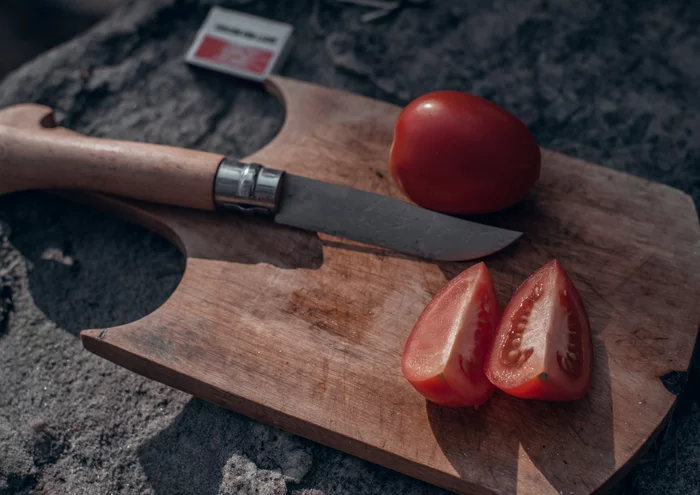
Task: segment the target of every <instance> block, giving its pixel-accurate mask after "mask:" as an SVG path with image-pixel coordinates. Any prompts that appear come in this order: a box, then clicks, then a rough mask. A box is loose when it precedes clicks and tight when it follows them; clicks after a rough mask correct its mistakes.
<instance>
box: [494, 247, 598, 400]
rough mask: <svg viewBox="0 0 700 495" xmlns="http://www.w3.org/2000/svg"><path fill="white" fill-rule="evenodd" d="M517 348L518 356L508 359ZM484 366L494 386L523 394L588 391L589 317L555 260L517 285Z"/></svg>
mask: <svg viewBox="0 0 700 495" xmlns="http://www.w3.org/2000/svg"><path fill="white" fill-rule="evenodd" d="M519 325H524V326H523V327H521V326H519ZM513 332H515V333H513ZM516 340H517V343H519V344H520V345H516V343H515V341H516ZM515 351H517V354H516V356H517V362H516V359H515V358H513V359H512V360H511V359H510V353H511V352H515ZM521 354H522V355H524V356H526V357H525V358H521V357H520V356H521ZM521 359H523V361H521ZM484 372H485V373H486V376H487V377H488V378H489V380H490V381H491V383H493V384H494V385H495V386H496V387H497V388H499V389H501V390H502V391H504V392H505V393H507V394H509V395H512V396H515V397H520V398H523V399H538V400H546V401H554V402H564V401H572V400H578V399H581V398H583V397H584V396H585V395H586V394H587V393H588V391H589V390H590V386H591V381H592V375H593V342H592V336H591V331H590V323H589V320H588V314H587V312H586V309H585V307H584V305H583V300H582V299H581V296H580V294H579V293H578V291H577V290H576V287H575V286H574V284H573V282H572V281H571V279H570V278H569V276H568V275H567V274H566V272H565V271H564V269H563V268H562V266H561V264H560V263H559V261H557V260H553V261H551V262H550V263H547V264H546V265H544V266H543V267H541V268H540V269H539V270H537V271H536V272H535V273H533V274H532V275H531V276H530V277H528V279H527V280H525V282H523V284H522V285H521V286H520V287H519V288H518V289H517V290H516V292H515V294H514V295H513V297H512V298H511V300H510V302H509V303H508V305H507V306H506V309H505V310H504V312H503V316H502V318H501V321H500V322H499V325H498V328H497V331H496V336H495V338H494V343H493V346H492V348H491V351H490V353H489V355H488V356H487V357H486V359H485V361H484Z"/></svg>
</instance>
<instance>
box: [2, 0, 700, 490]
mask: <svg viewBox="0 0 700 495" xmlns="http://www.w3.org/2000/svg"><path fill="white" fill-rule="evenodd" d="M213 4H221V5H223V6H226V7H229V8H234V9H240V10H243V11H246V12H250V13H255V14H260V15H264V16H267V17H271V18H274V19H278V20H283V21H286V22H290V23H292V24H294V26H295V30H296V36H295V42H294V47H293V50H292V52H291V55H290V58H289V61H288V63H287V64H286V65H285V66H284V67H283V68H282V70H281V72H282V74H284V75H286V76H289V77H294V78H298V79H302V80H306V81H312V82H315V83H318V84H322V85H326V86H330V87H337V88H342V89H346V90H351V91H355V92H358V93H361V94H364V95H367V96H371V97H374V98H379V99H383V100H386V101H390V102H392V103H397V104H405V103H407V102H408V101H410V99H412V98H414V97H416V96H418V95H420V94H422V93H425V92H427V91H430V90H433V89H438V88H451V89H460V90H464V91H469V92H472V93H476V94H479V95H481V96H484V97H486V98H490V99H492V100H494V101H495V102H497V103H498V104H500V105H502V106H504V107H506V108H507V109H509V110H510V111H512V112H513V113H514V114H516V115H517V116H518V117H519V118H521V119H522V120H523V121H524V122H525V123H526V124H527V125H528V126H530V128H531V129H532V130H533V132H534V133H535V136H536V137H537V139H538V140H539V142H540V144H541V145H543V146H544V147H547V148H552V149H555V150H558V151H562V152H564V153H568V154H571V155H574V156H578V157H581V158H583V159H586V160H589V161H593V162H597V163H601V164H602V165H604V166H607V167H611V168H614V169H618V170H624V171H627V172H630V173H633V174H637V175H640V176H644V177H647V178H650V179H653V180H658V181H661V182H664V183H667V184H669V185H671V186H674V187H678V188H680V189H682V190H684V191H686V192H687V193H689V194H690V195H691V196H692V197H693V200H694V201H695V204H696V205H697V204H698V202H700V167H698V163H699V161H700V98H699V96H698V95H700V69H699V68H700V35H699V33H698V30H697V29H696V26H698V25H700V4H698V3H697V2H687V1H683V0H668V1H664V2H661V1H659V2H649V1H646V2H642V1H639V0H628V1H619V2H614V3H613V2H602V1H598V2H596V1H593V2H579V1H575V0H559V1H556V2H552V1H546V0H527V1H517V2H510V1H492V0H479V1H474V2H448V1H440V2H437V1H434V2H418V1H413V2H403V3H402V6H401V8H399V9H398V10H397V11H396V12H395V13H394V14H392V15H390V16H387V17H385V18H383V19H380V20H377V21H375V22H369V23H366V22H362V20H361V15H362V14H363V13H365V12H367V9H366V8H363V7H358V6H354V5H351V4H348V3H341V2H336V1H332V0H313V1H307V2H285V1H282V0H279V1H277V2H272V1H268V2H262V1H260V2H253V1H244V0H241V1H228V2H213V1H201V2H196V1H188V0H152V1H145V0H134V1H131V2H127V4H126V5H125V6H124V7H123V8H120V9H119V10H118V11H117V12H115V13H114V14H113V15H112V16H111V17H109V18H108V19H106V20H105V21H104V22H102V23H100V24H98V25H97V26H96V27H94V28H93V29H91V30H90V31H88V32H87V33H85V34H84V35H82V36H81V37H79V38H77V39H75V40H73V41H71V42H69V43H68V44H66V45H63V46H61V47H59V48H57V49H55V50H53V51H51V52H49V53H47V54H44V55H42V56H41V57H40V58H38V59H36V60H34V61H33V62H31V63H29V64H27V65H25V66H23V67H22V68H21V69H19V70H18V71H16V72H14V73H13V74H11V75H10V76H9V77H8V78H6V79H5V80H4V81H3V82H2V83H0V107H3V106H7V105H10V104H14V103H20V102H23V103H24V102H38V103H42V104H47V105H51V106H52V107H54V108H55V109H56V110H57V114H58V117H59V119H60V121H61V123H62V124H63V125H65V126H67V127H70V128H73V129H76V130H78V131H80V132H84V133H87V134H90V135H94V136H107V137H111V138H122V139H133V140H140V141H149V142H157V143H163V144H174V145H178V146H185V147H192V148H198V149H203V150H208V151H216V152H218V153H223V154H228V155H231V156H234V157H235V156H243V155H245V154H248V153H250V152H252V151H254V150H255V149H257V148H259V147H261V146H262V145H263V144H264V143H265V142H266V141H267V140H269V139H270V138H271V136H273V135H274V134H275V132H276V131H277V130H278V129H279V126H280V124H281V119H282V109H281V107H280V106H279V105H278V104H277V103H276V102H275V101H274V99H273V98H272V97H270V96H267V95H266V94H264V93H263V92H262V91H261V90H260V88H259V87H258V86H256V85H254V84H251V83H243V82H241V81H238V80H235V79H233V78H229V77H223V76H218V75H215V74H213V73H211V72H208V71H205V70H200V69H193V68H191V67H188V66H187V65H186V64H184V63H183V60H182V57H183V55H184V53H185V51H186V48H187V47H188V45H189V44H190V43H191V41H192V39H193V36H194V34H195V32H196V30H197V27H198V26H199V25H200V24H201V22H202V20H203V19H204V16H205V15H206V13H207V10H208V9H209V7H210V6H211V5H213ZM0 180H1V179H0ZM669 242H672V240H669ZM183 266H184V261H183V259H182V256H181V255H180V254H179V252H178V251H177V250H176V249H175V248H174V247H173V246H172V245H170V244H169V243H167V242H166V241H164V240H163V239H161V238H159V237H157V236H156V235H154V234H151V233H149V232H148V231H146V230H145V229H143V228H140V227H137V226H134V225H131V224H127V223H125V222H123V221H121V220H119V219H116V218H114V217H111V216H108V215H105V214H103V213H101V212H99V211H95V210H91V209H89V208H87V207H84V206H80V205H76V204H72V203H69V202H67V201H65V200H62V199H59V198H57V197H55V196H52V195H49V194H45V193H39V192H31V193H20V194H15V195H11V196H8V197H3V198H0V377H1V378H0V445H2V448H0V494H2V495H6V494H15V493H46V494H49V493H51V494H58V493H72V494H83V493H84V494H98V493H100V494H101V493H105V494H106V493H129V494H130V493H139V494H141V493H144V494H148V493H155V494H163V495H165V494H175V493H200V494H234V493H240V494H248V493H250V494H253V493H256V494H275V495H277V494H286V493H292V494H295V495H321V494H325V495H336V494H337V495H339V494H345V493H351V494H363V495H364V494H377V495H379V494H416V495H417V494H435V493H443V492H442V491H441V490H439V489H437V488H435V487H432V486H430V485H427V484H425V483H421V482H418V481H416V480H414V479H412V478H409V477H406V476H403V475H399V474H397V473H394V472H392V471H389V470H386V469H383V468H380V467H377V466H375V465H373V464H370V463H366V462H364V461H361V460H358V459H356V458H354V457H351V456H348V455H345V454H342V453H340V452H337V451H334V450H331V449H328V448H324V447H321V446H319V445H316V444H313V443H311V442H308V441H306V440H303V439H300V438H298V437H295V436H292V435H288V434H285V433H283V432H281V431H279V430H276V429H274V428H271V427H268V426H265V425H262V424H259V423H256V422H254V421H251V420H249V419H247V418H245V417H242V416H240V415H237V414H234V413H232V412H229V411H226V410H223V409H220V408H217V407H215V406H212V405H210V404H208V403H205V402H203V401H200V400H197V399H193V398H191V397H190V396H188V395H186V394H183V393H181V392H178V391H176V390H173V389H170V388H168V387H165V386H163V385H160V384H158V383H155V382H152V381H149V380H146V379H145V378H142V377H140V376H138V375H135V374H133V373H130V372H128V371H126V370H124V369H122V368H119V367H117V366H115V365H113V364H111V363H110V362H107V361H105V360H103V359H101V358H98V357H96V356H94V355H92V354H90V353H88V352H87V351H85V350H84V349H83V348H82V346H81V344H80V341H79V338H78V333H79V331H80V330H81V329H83V328H100V327H106V326H114V325H117V324H119V323H123V322H127V321H132V320H134V319H136V318H139V317H141V316H144V315H146V314H148V313H149V312H150V311H152V310H154V309H155V308H156V307H158V305H160V304H161V303H162V302H163V301H164V300H165V299H167V297H168V295H169V294H170V293H171V292H172V291H173V289H174V288H175V286H176V285H177V283H178V281H179V279H180V277H181V274H182V270H183ZM671 290H683V288H673V289H671ZM696 355H697V352H696ZM699 375H700V369H698V367H697V365H694V367H693V368H692V369H691V373H690V377H689V381H688V383H687V384H686V386H685V391H684V392H683V393H682V395H681V399H680V401H679V406H678V407H677V408H676V411H675V412H674V414H673V417H672V420H671V422H670V426H669V428H668V429H667V430H666V431H665V433H664V434H663V436H662V437H661V439H660V441H659V442H658V444H657V445H655V446H654V447H653V448H652V449H651V450H650V451H649V453H648V454H646V456H644V457H643V458H642V459H641V460H640V463H639V464H638V465H637V466H636V467H635V468H634V469H633V470H632V471H631V473H630V475H629V476H628V477H627V478H626V479H625V480H624V482H622V483H621V484H619V485H617V486H615V487H614V492H615V493H618V494H622V493H625V494H626V493H629V494H632V493H642V494H684V495H685V494H693V493H696V494H697V493H700V474H699V473H700V470H698V469H697V467H698V463H700V412H699V411H698V401H699V399H700V397H699V394H700V392H699V390H700V387H698V381H699V380H698V376H699ZM673 378H674V379H676V381H677V382H680V384H681V385H682V383H683V378H684V377H683V376H675V377H673ZM678 388H679V389H680V388H682V387H678Z"/></svg>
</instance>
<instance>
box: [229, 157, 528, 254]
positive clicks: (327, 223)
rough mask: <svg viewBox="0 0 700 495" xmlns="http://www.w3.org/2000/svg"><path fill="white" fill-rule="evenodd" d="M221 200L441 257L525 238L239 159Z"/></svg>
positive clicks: (280, 219) (293, 223)
mask: <svg viewBox="0 0 700 495" xmlns="http://www.w3.org/2000/svg"><path fill="white" fill-rule="evenodd" d="M215 197H216V201H217V204H219V205H220V206H222V207H224V208H234V209H236V210H239V211H248V212H254V213H263V214H265V213H267V214H270V215H273V216H274V221H275V222H276V223H278V224H282V225H287V226H290V227H296V228H300V229H303V230H310V231H314V232H323V233H326V234H329V235H332V236H337V237H342V238H345V239H350V240H353V241H357V242H361V243H365V244H371V245H374V246H378V247H382V248H386V249H391V250H394V251H398V252H401V253H404V254H408V255H411V256H418V257H420V258H425V259H430V260H436V261H464V260H471V259H475V258H481V257H483V256H487V255H489V254H492V253H494V252H496V251H499V250H501V249H503V248H504V247H506V246H508V245H509V244H511V243H512V242H513V241H515V240H516V239H517V238H518V237H520V236H521V235H522V233H521V232H515V231H512V230H506V229H501V228H497V227H492V226H488V225H483V224H479V223H476V222H471V221H468V220H464V219H460V218H456V217H452V216H449V215H444V214H441V213H437V212H435V211H431V210H427V209H425V208H421V207H419V206H415V205H412V204H410V203H407V202H405V201H401V200H399V199H395V198H392V197H390V196H384V195H381V194H376V193H371V192H368V191H363V190H360V189H355V188H352V187H347V186H342V185H339V184H332V183H328V182H324V181H320V180H315V179H311V178H309V177H301V176H298V175H294V174H290V173H283V172H281V171H279V170H274V169H270V168H265V167H263V166H262V165H260V164H250V163H240V162H235V161H232V160H225V161H224V163H223V164H222V165H221V167H220V168H219V171H218V173H217V180H216V184H215Z"/></svg>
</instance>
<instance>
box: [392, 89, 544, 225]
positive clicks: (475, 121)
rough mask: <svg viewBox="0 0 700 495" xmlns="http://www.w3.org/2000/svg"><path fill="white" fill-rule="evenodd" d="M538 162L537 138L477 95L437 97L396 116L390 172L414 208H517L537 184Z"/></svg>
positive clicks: (483, 210)
mask: <svg viewBox="0 0 700 495" xmlns="http://www.w3.org/2000/svg"><path fill="white" fill-rule="evenodd" d="M540 162H541V156H540V148H539V146H538V144H537V141H536V140H535V137H534V136H533V135H532V133H531V132H530V130H529V129H528V128H527V126H525V124H523V123H522V122H521V121H520V120H518V119H517V118H516V117H515V116H514V115H512V114H511V113H509V112H507V111H506V110H504V109H503V108H501V107H499V106H498V105H496V104H495V103H492V102H490V101H488V100H485V99H483V98H480V97H478V96H474V95H471V94H468V93H463V92H460V91H435V92H432V93H428V94H426V95H423V96H421V97H419V98H417V99H415V100H413V101H412V102H411V103H409V104H408V106H406V108H404V109H403V111H402V112H401V114H400V115H399V118H398V120H397V121H396V125H395V128H394V142H393V144H392V147H391V154H390V163H389V165H390V170H391V174H392V177H393V178H394V181H395V182H396V183H397V185H398V186H399V188H400V189H401V190H402V191H403V193H404V194H405V195H406V196H407V197H408V198H409V199H410V200H411V201H413V202H414V203H416V204H418V205H420V206H422V207H424V208H428V209H431V210H435V211H441V212H444V213H452V214H473V213H489V212H493V211H497V210H501V209H503V208H506V207H508V206H511V205H513V204H515V203H517V202H518V201H520V200H521V199H522V198H523V196H525V194H526V193H527V192H528V191H529V190H530V189H531V188H532V186H533V185H534V184H535V182H536V181H537V179H538V178H539V176H540Z"/></svg>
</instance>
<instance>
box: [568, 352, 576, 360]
mask: <svg viewBox="0 0 700 495" xmlns="http://www.w3.org/2000/svg"><path fill="white" fill-rule="evenodd" d="M569 359H571V360H572V361H576V360H577V359H578V358H577V357H576V354H574V353H573V352H570V353H569Z"/></svg>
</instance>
